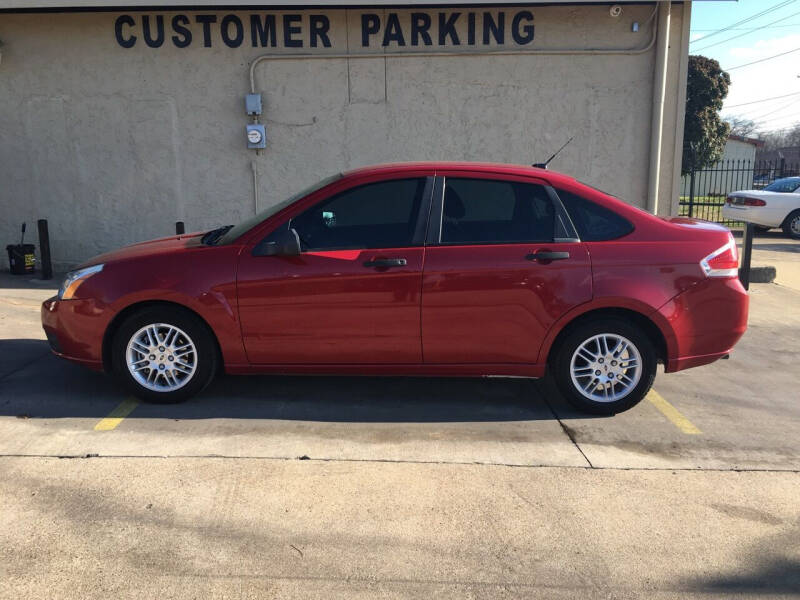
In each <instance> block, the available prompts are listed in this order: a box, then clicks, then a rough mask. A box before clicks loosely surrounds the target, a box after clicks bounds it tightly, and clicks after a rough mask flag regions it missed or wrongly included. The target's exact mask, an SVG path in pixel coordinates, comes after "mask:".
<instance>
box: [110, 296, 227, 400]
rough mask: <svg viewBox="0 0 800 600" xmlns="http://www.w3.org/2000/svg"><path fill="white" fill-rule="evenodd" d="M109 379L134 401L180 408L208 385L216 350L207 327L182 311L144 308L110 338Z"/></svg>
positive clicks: (178, 309)
mask: <svg viewBox="0 0 800 600" xmlns="http://www.w3.org/2000/svg"><path fill="white" fill-rule="evenodd" d="M112 364H113V368H114V373H115V374H116V375H117V377H118V378H119V379H120V380H121V381H122V382H123V384H124V385H125V386H126V387H127V388H128V389H129V390H130V391H131V393H133V395H135V396H136V397H138V398H140V399H142V400H145V401H146V402H157V403H162V404H167V403H174V402H182V401H184V400H186V399H188V398H190V397H191V396H194V395H195V394H197V393H199V392H200V391H201V390H203V388H205V387H206V386H207V385H208V384H209V383H210V382H211V380H212V379H213V377H214V373H215V372H216V368H217V349H216V344H215V342H214V339H213V337H212V334H211V332H210V331H209V329H208V327H207V326H206V325H205V323H203V322H202V321H201V320H200V319H198V318H197V317H196V316H194V315H193V314H191V313H190V312H188V311H184V310H181V309H180V308H173V307H149V308H144V309H142V310H140V311H138V312H136V313H134V314H133V315H131V316H130V317H128V318H127V319H126V320H125V321H124V322H123V323H122V325H121V326H120V327H119V329H118V330H117V332H116V335H115V336H114V341H113V347H112Z"/></svg>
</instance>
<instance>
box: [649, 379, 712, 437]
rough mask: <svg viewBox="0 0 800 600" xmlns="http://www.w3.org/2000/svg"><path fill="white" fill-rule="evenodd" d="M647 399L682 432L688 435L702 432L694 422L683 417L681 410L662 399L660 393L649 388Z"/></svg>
mask: <svg viewBox="0 0 800 600" xmlns="http://www.w3.org/2000/svg"><path fill="white" fill-rule="evenodd" d="M647 399H648V400H649V401H650V404H652V405H653V406H655V407H656V408H657V409H658V410H660V411H661V414H662V415H664V416H665V417H667V418H668V419H669V420H670V421H671V422H672V424H673V425H675V427H677V428H678V429H680V430H681V431H682V432H683V433H688V434H689V435H697V434H700V433H703V432H702V431H700V430H699V429H698V428H697V427H696V426H695V425H694V423H692V422H691V421H690V420H689V419H687V418H686V417H684V416H683V415H682V414H681V411H679V410H678V409H677V408H675V407H674V406H672V404H670V403H669V402H667V401H666V400H664V398H663V397H662V396H661V394H659V393H658V392H657V391H655V390H650V392H649V393H648V394H647Z"/></svg>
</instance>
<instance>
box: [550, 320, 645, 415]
mask: <svg viewBox="0 0 800 600" xmlns="http://www.w3.org/2000/svg"><path fill="white" fill-rule="evenodd" d="M657 362H658V361H657V358H656V352H655V349H654V348H653V344H652V342H651V341H650V339H649V338H648V337H647V335H645V334H644V332H642V331H641V330H640V329H639V328H638V327H636V326H634V325H631V324H629V323H628V322H627V321H624V320H622V319H617V318H602V319H598V320H595V321H588V322H586V323H582V324H580V325H578V326H577V327H576V328H575V329H574V330H572V331H571V332H570V333H568V334H567V336H566V337H565V338H564V340H563V341H562V343H561V344H560V345H559V347H558V348H557V350H556V353H555V357H554V360H553V361H552V368H553V376H554V379H555V382H556V385H557V386H558V389H559V391H560V392H561V393H562V394H563V396H564V397H565V398H566V400H567V401H568V402H569V403H570V404H572V405H573V406H575V407H576V408H578V409H579V410H582V411H585V412H588V413H592V414H599V415H614V414H617V413H619V412H622V411H625V410H628V409H629V408H632V407H633V406H635V405H636V404H638V403H639V402H640V401H641V400H642V398H644V397H645V395H646V394H647V392H648V391H649V390H650V387H651V386H652V385H653V380H654V379H655V376H656V366H657Z"/></svg>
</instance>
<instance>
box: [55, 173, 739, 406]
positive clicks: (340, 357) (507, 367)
mask: <svg viewBox="0 0 800 600" xmlns="http://www.w3.org/2000/svg"><path fill="white" fill-rule="evenodd" d="M737 266H738V258H737V254H736V245H735V244H734V241H733V238H732V236H731V234H730V232H729V231H728V230H727V229H725V228H724V227H720V226H717V225H713V224H710V223H705V222H701V221H694V220H690V219H682V218H673V219H663V218H659V217H655V216H653V215H651V214H649V213H646V212H644V211H641V210H639V209H637V208H634V207H632V206H630V205H628V204H626V203H625V202H622V201H620V200H617V199H616V198H613V197H611V196H608V195H607V194H604V193H602V192H599V191H597V190H595V189H592V188H590V187H588V186H586V185H583V184H581V183H578V182H577V181H575V180H574V179H572V178H570V177H567V176H565V175H560V174H557V173H554V172H552V171H546V170H542V169H536V168H530V167H522V166H510V165H492V164H472V163H415V164H401V165H382V166H376V167H369V168H364V169H358V170H355V171H351V172H349V173H345V174H342V175H337V176H335V177H330V178H328V179H325V180H323V181H321V182H320V183H318V184H317V185H315V186H313V187H311V188H310V189H307V190H305V191H303V192H301V193H299V194H297V195H295V196H293V197H292V198H289V199H288V200H286V201H285V202H283V203H281V204H278V205H276V206H273V207H272V208H270V209H268V210H266V211H264V212H262V213H260V214H258V215H256V216H255V217H253V218H252V219H250V220H248V221H246V222H244V223H241V224H239V225H236V226H228V227H222V228H219V229H215V230H213V231H209V232H207V233H195V234H188V235H180V236H175V237H169V238H164V239H159V240H154V241H150V242H143V243H140V244H134V245H132V246H128V247H126V248H123V249H121V250H116V251H114V252H109V253H107V254H104V255H101V256H98V257H96V258H93V259H92V260H90V261H88V262H87V263H85V264H84V265H82V266H81V267H80V268H78V269H76V270H75V271H73V272H71V273H69V274H68V275H67V278H66V280H65V281H64V284H63V286H62V288H61V290H60V291H59V293H58V296H57V297H53V298H51V299H49V300H47V301H46V302H45V303H44V304H43V306H42V323H43V326H44V330H45V332H46V334H47V338H48V340H49V341H50V344H51V346H52V348H53V351H54V352H55V353H56V354H58V355H59V356H63V357H64V358H68V359H70V360H72V361H75V362H78V363H81V364H84V365H86V366H88V367H90V368H93V369H97V370H105V371H109V372H113V373H115V374H116V375H117V376H118V377H119V379H120V380H121V381H122V382H123V383H124V384H125V385H126V386H127V387H128V388H129V389H130V390H131V391H132V392H133V393H134V394H135V395H136V396H138V397H140V398H142V399H145V400H149V401H154V402H176V401H180V400H185V399H186V398H189V397H190V396H192V395H194V394H196V393H198V392H199V391H201V390H202V389H203V388H205V387H206V386H207V385H208V383H209V382H210V381H211V379H212V378H213V377H214V374H215V373H217V372H218V371H219V370H224V371H225V372H227V373H326V374H334V373H335V374H365V375H444V376H487V375H495V376H522V377H542V376H544V375H545V374H546V373H547V372H549V373H550V374H552V376H553V377H554V379H555V381H556V383H557V385H558V387H559V389H560V391H561V392H562V393H563V394H564V396H565V397H566V398H567V399H568V400H570V401H571V402H572V403H573V404H575V405H576V406H578V407H579V408H581V409H584V410H587V411H591V412H595V413H601V414H613V413H617V412H620V411H622V410H626V409H628V408H630V407H631V406H633V405H635V404H636V403H637V402H639V400H641V399H642V398H643V397H644V395H645V394H646V393H647V391H648V390H649V389H650V386H651V385H652V383H653V379H654V378H655V375H656V365H657V363H659V362H661V363H663V364H664V367H665V371H666V372H672V371H679V370H681V369H686V368H689V367H696V366H699V365H704V364H707V363H710V362H713V361H715V360H717V359H719V358H723V357H726V356H727V354H728V353H729V352H730V351H731V348H732V347H733V345H734V344H735V343H736V342H737V340H738V339H739V338H740V337H741V336H742V334H743V333H744V331H745V329H746V327H747V305H748V297H747V293H746V292H745V290H744V289H743V288H742V285H741V284H740V282H739V279H738V277H737Z"/></svg>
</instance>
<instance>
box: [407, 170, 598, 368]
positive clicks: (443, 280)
mask: <svg viewBox="0 0 800 600" xmlns="http://www.w3.org/2000/svg"><path fill="white" fill-rule="evenodd" d="M480 177H481V178H477V176H476V177H465V176H463V175H459V174H453V176H446V177H445V178H444V183H443V186H437V189H440V190H442V189H443V198H442V210H441V225H440V228H439V230H438V231H436V232H435V234H436V235H435V236H434V237H435V238H436V239H433V240H429V241H432V242H433V243H432V244H431V245H429V246H428V247H427V249H426V255H425V271H424V274H423V284H422V341H423V354H424V359H425V362H426V363H432V364H467V363H473V364H474V363H484V364H501V363H502V364H508V363H527V364H533V363H536V361H537V358H538V354H539V348H540V346H541V343H542V340H543V339H544V336H545V334H546V333H547V331H548V329H549V328H550V326H551V325H552V324H553V323H554V322H555V321H556V320H557V319H558V318H559V317H561V316H562V315H563V314H565V313H566V312H567V311H568V310H570V309H571V308H573V307H575V306H577V305H578V304H581V303H583V302H587V301H588V300H590V299H591V296H592V276H591V266H590V262H589V255H588V252H587V250H586V248H585V247H584V245H583V244H581V243H580V242H579V241H577V240H576V239H571V238H574V232H572V231H571V226H570V225H569V222H568V220H567V219H566V217H565V216H564V215H563V214H562V212H561V207H560V205H559V203H558V201H557V199H556V198H554V197H553V196H552V195H551V194H550V193H549V191H548V189H547V187H546V186H545V185H543V184H542V183H536V182H532V181H530V180H526V179H522V178H514V179H509V178H507V177H505V178H494V177H492V178H488V176H484V175H481V176H480ZM434 206H436V204H434ZM437 217H438V215H437ZM431 218H432V219H433V218H434V217H433V215H432V216H431ZM430 235H431V234H429V238H430Z"/></svg>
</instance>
